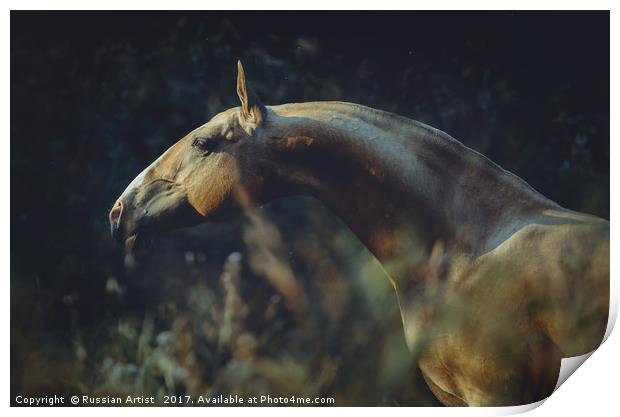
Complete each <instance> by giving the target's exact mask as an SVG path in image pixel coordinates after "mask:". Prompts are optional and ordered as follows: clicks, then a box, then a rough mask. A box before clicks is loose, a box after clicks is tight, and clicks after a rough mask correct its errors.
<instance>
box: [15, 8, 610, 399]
mask: <svg viewBox="0 0 620 417" xmlns="http://www.w3.org/2000/svg"><path fill="white" fill-rule="evenodd" d="M238 58H240V59H241V60H242V61H243V63H244V66H245V69H246V74H247V76H248V79H249V82H250V83H251V86H252V87H253V88H254V90H255V91H256V92H257V93H258V94H259V96H261V98H262V99H263V101H264V102H265V103H267V104H280V103H284V102H298V101H315V100H343V101H351V102H357V103H361V104H364V105H368V106H371V107H376V108H380V109H383V110H388V111H392V112H395V113H398V114H401V115H404V116H407V117H411V118H414V119H417V120H420V121H422V122H425V123H427V124H430V125H432V126H434V127H437V128H439V129H441V130H444V131H446V132H448V133H449V134H451V135H452V136H454V137H455V138H457V139H459V140H461V141H462V142H464V143H465V144H466V145H468V146H470V147H472V148H474V149H476V150H479V151H481V152H482V153H484V154H485V155H487V156H489V157H490V158H491V159H492V160H494V161H495V162H497V163H499V164H500V165H502V166H503V167H504V168H506V169H509V170H511V171H513V172H515V173H516V174H517V175H519V176H521V177H523V178H524V179H525V180H526V181H528V182H529V183H530V184H531V185H532V186H533V187H534V188H536V189H537V190H539V191H541V192H542V193H543V194H545V195H546V196H548V197H550V198H551V199H553V200H556V201H558V202H559V203H560V204H561V205H563V206H565V207H568V208H571V209H575V210H579V211H584V212H588V213H592V214H596V215H599V216H602V217H605V218H608V216H609V140H610V139H609V13H607V12H571V13H560V12H537V13H528V12H518V13H509V12H502V13H497V12H458V13H456V12H442V13H439V12H435V13H433V12H389V13H388V12H366V13H355V12H328V13H319V12H303V13H302V12H244V13H232V12H225V13H224V12H222V13H217V12H185V13H177V12H123V13H120V12H119V13H112V12H97V13H78V12H45V13H43V12H12V13H11V391H12V397H14V395H17V394H20V393H39V394H61V393H67V394H72V393H78V392H82V393H99V394H102V393H128V392H129V393H144V394H158V395H161V394H162V393H192V394H197V393H202V394H204V393H211V394H213V393H224V394H228V393H230V392H248V393H256V392H272V393H276V392H281V393H293V394H297V395H302V394H313V395H314V394H317V395H318V394H320V395H328V396H334V397H336V399H337V403H338V404H346V405H381V404H385V405H396V404H421V405H427V404H436V402H435V400H434V399H433V398H432V396H430V395H429V393H428V391H427V390H426V389H425V387H424V384H423V383H421V380H420V376H419V374H417V372H416V368H415V364H411V363H410V360H409V359H408V358H407V355H406V348H405V347H404V341H403V340H402V336H401V335H400V332H401V330H400V327H399V326H400V323H399V317H398V311H397V309H396V307H395V300H394V299H393V294H392V293H391V290H390V288H389V286H387V284H386V283H384V282H383V281H385V280H384V279H383V278H382V277H381V276H380V275H381V274H380V270H379V269H378V268H377V266H376V264H374V263H373V262H374V261H373V259H372V257H371V255H370V254H369V253H368V252H367V251H366V250H365V249H364V248H363V247H362V246H361V244H360V243H359V242H358V241H357V239H356V238H355V237H354V236H353V235H352V234H351V233H350V232H349V231H348V229H346V227H345V226H343V225H342V224H341V223H340V222H339V221H338V219H336V218H334V217H333V216H332V215H331V214H330V213H329V212H328V211H327V210H326V209H324V208H323V206H322V205H321V204H319V203H317V202H315V201H312V200H308V199H299V198H297V199H289V200H284V201H280V202H276V203H274V204H272V205H271V206H268V207H267V208H265V211H264V222H265V224H267V225H269V226H273V227H275V229H274V231H272V233H274V234H275V235H276V236H277V239H276V240H277V241H278V244H277V245H278V247H277V248H275V249H274V248H271V249H273V250H274V251H275V252H276V253H277V254H278V256H279V258H278V259H280V261H281V262H282V263H284V264H286V265H288V267H289V268H290V269H291V271H292V272H293V275H294V277H295V282H297V284H295V285H300V286H301V287H302V288H304V291H305V292H306V296H307V298H308V300H309V301H310V302H309V304H310V305H311V306H312V307H309V311H308V314H307V319H304V320H301V321H300V320H299V319H295V318H292V317H291V316H292V315H291V312H290V311H289V310H290V309H287V307H286V302H287V300H286V299H284V302H282V294H279V293H278V290H276V289H274V287H273V285H271V284H270V282H271V281H270V278H269V276H266V275H268V273H264V272H263V273H261V272H260V271H257V269H256V268H255V267H253V266H252V262H250V261H248V259H251V258H252V256H251V253H249V252H250V247H251V246H252V244H253V243H252V237H251V236H250V237H248V231H247V230H248V225H247V222H246V221H245V220H243V219H240V220H239V221H234V222H229V223H225V224H217V225H205V226H201V227H199V228H197V229H192V230H186V231H180V232H176V233H172V234H171V235H170V236H168V237H165V238H163V239H161V241H160V242H159V243H158V245H157V246H156V249H155V250H154V251H153V252H151V253H148V254H144V255H143V256H142V258H140V259H139V260H138V262H137V264H136V265H133V266H132V265H131V264H128V263H127V262H124V259H123V255H122V253H121V251H120V249H118V248H116V247H115V245H114V244H113V243H112V241H111V239H109V237H108V223H107V212H108V210H109V208H110V207H111V204H112V203H113V201H114V200H115V198H116V197H118V195H120V193H121V192H122V190H123V189H124V188H125V186H126V185H127V184H128V183H129V182H130V180H131V179H132V178H133V177H134V176H135V175H136V174H137V173H139V172H140V171H141V170H142V169H143V168H144V167H146V166H147V165H148V164H149V163H150V162H151V161H152V160H153V159H155V158H156V157H157V156H159V155H160V154H161V153H162V152H163V151H164V150H165V149H166V148H167V147H168V146H170V145H171V144H172V143H174V142H175V141H176V140H177V139H179V138H180V137H182V136H183V135H184V134H185V133H187V132H188V131H190V130H192V129H193V128H195V127H197V126H198V125H200V124H202V123H204V122H205V121H207V120H208V119H209V118H210V117H212V116H213V115H214V114H216V113H218V112H220V111H223V110H225V109H227V108H229V107H232V106H237V105H238V103H237V97H236V94H235V77H236V64H235V63H236V60H237V59H238ZM270 230H271V229H270ZM275 230H278V232H276V231H275ZM250 235H251V233H250ZM254 243H256V242H254ZM232 252H240V253H241V254H242V255H243V257H242V261H241V262H239V263H238V265H237V263H235V262H232V263H231V261H230V260H229V261H227V257H228V255H229V254H230V253H232ZM233 260H234V258H233ZM223 265H228V266H223ZM226 268H228V269H229V270H230V268H232V270H233V271H234V273H232V275H231V273H229V274H228V275H227V273H226V271H224V272H223V269H224V270H226ZM235 268H238V269H235ZM229 272H230V271H229ZM230 276H233V278H230ZM227 277H229V278H227ZM235 297H237V298H235ZM231 300H232V301H231ZM235 300H236V301H235ZM237 302H241V303H242V304H243V305H245V307H239V305H238V304H236V303H237ZM235 306H236V307H235ZM226 312H228V313H229V314H228V315H227V313H226ZM240 312H242V313H240ZM230 317H233V319H231V318H230ZM227 320H228V321H227ZM205 323H206V324H205ZM227 326H228V327H227ZM222 328H225V329H229V328H230V329H232V330H230V332H229V333H230V334H225V335H223V334H222V331H221V329H222ZM231 335H232V336H231ZM403 363H404V364H405V365H406V366H405V365H403ZM240 369H241V371H240ZM412 375H413V376H412Z"/></svg>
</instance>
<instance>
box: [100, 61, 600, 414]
mask: <svg viewBox="0 0 620 417" xmlns="http://www.w3.org/2000/svg"><path fill="white" fill-rule="evenodd" d="M237 70H238V74H237V86H236V90H237V95H238V96H239V100H240V106H239V107H235V108H231V109H228V110H226V111H224V112H222V113H219V114H217V115H216V116H214V117H213V118H212V119H211V120H209V121H208V122H207V123H205V124H203V125H202V126H200V127H198V128H196V129H194V130H193V131H191V132H190V133H188V134H187V135H186V136H185V137H183V138H182V139H180V140H179V141H178V142H177V143H175V144H174V145H172V147H170V148H169V149H168V150H167V151H165V152H164V153H163V154H162V155H161V156H160V157H159V158H157V159H156V160H155V161H154V162H153V163H152V164H151V165H150V166H148V167H147V168H146V169H144V170H143V171H142V172H141V173H140V174H139V175H138V176H137V177H136V178H135V179H134V180H133V181H132V182H131V183H130V184H129V186H128V187H127V188H126V189H125V191H124V192H123V193H122V194H121V196H120V197H119V198H118V200H117V201H116V202H115V203H114V205H113V207H112V209H111V211H110V213H109V221H110V227H111V233H112V236H113V238H114V239H116V240H117V241H119V242H123V243H124V244H125V246H126V248H131V247H132V246H133V245H134V244H136V242H139V241H143V240H145V239H148V238H149V237H151V236H154V235H156V234H161V233H164V232H166V231H168V230H171V229H174V228H180V227H188V226H192V225H195V224H198V223H201V222H205V221H219V220H222V219H226V218H229V217H231V216H238V215H241V214H243V213H244V212H246V210H247V209H248V208H249V207H255V206H258V205H262V204H265V203H267V202H269V201H271V200H274V199H276V198H281V197H286V196H292V195H306V196H311V197H315V198H316V199H318V200H320V201H322V202H323V203H324V204H325V205H326V206H327V207H328V208H330V209H331V210H333V212H334V213H335V214H336V215H337V216H339V217H340V218H341V219H342V220H343V221H344V223H345V224H346V225H348V227H350V229H351V230H352V231H353V233H355V234H356V235H357V236H358V237H359V239H360V240H361V242H362V243H364V244H365V245H366V246H367V247H368V249H369V250H370V251H371V252H372V253H373V254H374V255H375V256H376V258H377V259H378V260H379V261H380V263H381V265H382V267H383V269H384V271H385V274H386V277H387V278H388V279H389V281H390V283H391V284H392V286H393V287H394V290H395V294H396V302H397V303H398V306H399V309H400V313H401V319H402V325H403V330H404V336H405V340H406V343H407V346H408V348H409V350H410V351H411V353H412V355H415V360H416V361H417V364H418V366H419V369H420V371H421V373H422V375H423V377H424V380H425V381H426V383H427V384H428V386H429V388H430V390H431V391H432V392H433V394H434V395H435V396H436V397H437V398H438V399H439V401H440V402H442V403H443V404H444V405H448V406H504V405H521V404H526V403H530V402H534V401H538V400H540V399H543V398H546V397H547V396H549V395H550V394H551V393H552V392H553V389H554V387H555V384H556V381H557V378H558V373H559V368H560V362H561V359H562V358H565V357H573V356H577V355H582V354H585V353H588V352H590V351H592V350H594V349H595V348H596V347H597V346H598V345H599V344H600V343H601V342H602V339H603V335H604V333H605V329H606V324H607V319H608V310H609V222H608V221H606V220H604V219H601V218H598V217H595V216H592V215H588V214H583V213H579V212H575V211H571V210H569V209H566V208H563V207H561V206H560V205H559V204H557V203H555V202H553V201H551V200H550V199H548V198H546V197H544V196H543V195H542V194H540V193H538V192H537V191H535V190H534V189H533V188H532V187H530V186H529V185H528V184H527V183H526V182H525V181H524V180H522V179H521V178H519V177H517V176H516V175H514V174H512V173H510V172H508V171H506V170H504V169H502V168H501V167H500V166H498V165H496V164H495V163H493V162H492V161H491V160H489V159H487V158H486V157H485V156H483V155H482V154H480V153H478V152H476V151H474V150H472V149H470V148H468V147H466V146H465V145H463V144H462V143H461V142H459V141H457V140H456V139H454V138H452V137H451V136H449V135H448V134H446V133H444V132H442V131H440V130H438V129H435V128H433V127H430V126H428V125H426V124H423V123H420V122H417V121H414V120H411V119H409V118H405V117H402V116H398V115H395V114H392V113H388V112H385V111H381V110H376V109H373V108H369V107H365V106H362V105H359V104H352V103H345V102H309V103H293V104H282V105H275V106H267V105H264V104H263V103H262V102H261V101H260V99H259V98H258V96H257V95H256V94H255V93H254V92H253V90H252V89H251V88H250V87H249V86H248V84H247V81H246V76H245V72H244V69H243V66H242V65H241V62H238V63H237Z"/></svg>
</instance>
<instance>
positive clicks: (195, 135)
mask: <svg viewBox="0 0 620 417" xmlns="http://www.w3.org/2000/svg"><path fill="white" fill-rule="evenodd" d="M238 70H239V74H238V77H237V93H238V95H239V98H240V100H241V104H242V105H241V107H238V108H233V109H229V110H226V111H224V112H222V113H220V114H218V115H216V116H215V117H213V119H211V120H210V121H209V122H207V123H206V124H204V125H202V126H200V127H199V128H197V129H195V130H194V131H192V132H190V133H189V134H188V135H187V136H185V137H184V138H182V139H181V140H180V141H178V142H177V143H176V144H174V145H173V146H172V147H171V148H170V149H168V150H167V151H166V152H164V154H163V155H161V156H160V157H159V158H158V159H157V160H155V161H154V162H153V163H152V164H151V165H150V166H148V167H147V168H146V169H145V170H144V171H142V172H141V173H140V174H139V175H138V176H137V177H136V178H135V179H134V180H133V181H132V182H131V183H130V184H129V186H128V187H127V188H126V189H125V191H124V192H123V193H122V195H121V196H120V197H119V198H118V200H117V201H116V203H115V204H114V206H113V207H112V210H111V211H110V215H109V218H110V227H111V232H112V236H113V237H115V238H116V239H117V240H119V241H122V242H126V244H127V245H133V242H134V241H135V239H136V237H137V236H138V235H140V236H142V237H144V236H150V235H152V234H154V233H157V232H161V231H164V230H167V229H172V228H177V227H185V226H191V225H194V224H197V223H200V222H201V221H205V220H207V219H208V220H217V219H221V218H223V217H229V216H232V215H235V214H236V213H238V212H239V208H240V207H241V206H243V205H244V204H247V203H249V202H250V201H252V200H254V197H255V196H257V195H258V194H259V192H260V189H261V186H262V184H261V182H262V180H261V178H262V177H261V175H260V172H259V169H258V164H257V163H256V162H255V161H256V160H257V159H260V158H258V156H259V155H260V153H261V152H262V149H261V146H260V145H259V144H260V141H257V140H255V139H256V138H255V137H254V136H255V131H256V128H257V127H258V125H259V124H260V123H261V122H262V120H263V118H264V115H265V108H264V106H263V105H262V104H260V102H259V101H258V99H257V98H256V97H255V96H254V95H253V94H252V92H251V90H249V89H248V88H247V86H246V81H245V75H244V72H243V67H241V63H239V64H238ZM205 178H207V179H208V181H204V179H205Z"/></svg>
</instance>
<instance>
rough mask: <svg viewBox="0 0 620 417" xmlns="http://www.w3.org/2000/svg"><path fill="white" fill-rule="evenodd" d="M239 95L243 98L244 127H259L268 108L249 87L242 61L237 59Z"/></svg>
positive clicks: (242, 115)
mask: <svg viewBox="0 0 620 417" xmlns="http://www.w3.org/2000/svg"><path fill="white" fill-rule="evenodd" d="M237 95H238V96H239V100H241V121H242V123H243V124H244V127H246V128H249V130H253V129H255V128H257V127H258V126H259V125H260V124H261V123H262V122H263V120H264V119H265V116H266V114H267V109H266V108H265V106H264V105H263V104H262V103H261V101H260V99H259V98H258V96H257V95H256V94H255V93H254V92H253V91H252V89H251V88H249V87H248V85H247V82H246V80H245V71H243V65H241V61H237Z"/></svg>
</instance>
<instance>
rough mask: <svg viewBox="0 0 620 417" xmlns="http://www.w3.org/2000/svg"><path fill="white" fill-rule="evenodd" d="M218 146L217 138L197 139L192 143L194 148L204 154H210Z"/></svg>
mask: <svg viewBox="0 0 620 417" xmlns="http://www.w3.org/2000/svg"><path fill="white" fill-rule="evenodd" d="M217 144H218V140H217V139H216V138H195V139H194V141H193V142H192V146H193V147H194V148H196V149H198V150H199V151H200V152H203V153H210V152H212V151H213V149H214V148H215V146H216V145H217Z"/></svg>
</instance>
